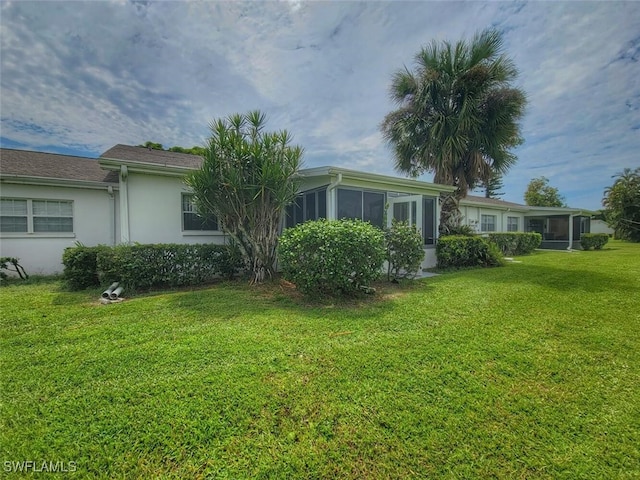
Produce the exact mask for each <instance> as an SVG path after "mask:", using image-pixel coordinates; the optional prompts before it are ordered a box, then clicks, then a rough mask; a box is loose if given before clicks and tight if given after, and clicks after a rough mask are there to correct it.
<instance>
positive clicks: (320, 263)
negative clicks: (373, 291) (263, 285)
mask: <svg viewBox="0 0 640 480" xmlns="http://www.w3.org/2000/svg"><path fill="white" fill-rule="evenodd" d="M278 255H279V262H280V268H281V270H282V275H283V277H284V278H285V279H286V280H288V281H290V282H292V283H293V284H295V285H296V287H297V288H298V289H299V290H300V291H301V292H303V293H305V294H311V293H317V292H321V293H326V294H329V295H348V294H353V293H355V292H357V291H358V290H361V289H362V288H363V287H368V286H369V285H370V283H371V282H372V281H374V280H376V279H377V278H378V277H379V276H380V272H381V268H382V263H383V262H384V258H385V247H384V233H383V232H382V231H381V230H379V229H377V228H376V227H374V226H372V225H371V224H370V223H368V222H363V221H361V220H347V219H345V220H325V219H321V220H317V221H310V222H305V223H303V224H301V225H298V226H296V227H294V228H289V229H286V230H285V231H284V232H283V233H282V236H281V237H280V243H279V245H278Z"/></svg>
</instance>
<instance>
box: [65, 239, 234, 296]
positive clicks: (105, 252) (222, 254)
mask: <svg viewBox="0 0 640 480" xmlns="http://www.w3.org/2000/svg"><path fill="white" fill-rule="evenodd" d="M62 263H63V264H64V277H65V279H66V281H67V284H68V285H69V287H70V288H72V289H75V290H78V289H83V288H87V287H92V286H97V285H100V284H102V285H108V284H110V283H112V282H120V283H121V285H122V286H124V288H125V289H126V290H140V289H148V288H152V287H177V286H189V285H201V284H203V283H207V282H210V281H212V280H214V279H216V278H219V277H220V276H222V277H232V276H233V275H234V274H235V273H237V272H238V271H239V270H240V269H241V267H242V257H241V255H240V252H239V251H238V250H237V248H233V247H230V246H228V245H212V244H195V245H183V244H154V245H118V246H116V247H108V246H104V245H100V246H97V247H85V246H82V245H79V246H76V247H72V248H67V249H65V252H64V254H63V257H62Z"/></svg>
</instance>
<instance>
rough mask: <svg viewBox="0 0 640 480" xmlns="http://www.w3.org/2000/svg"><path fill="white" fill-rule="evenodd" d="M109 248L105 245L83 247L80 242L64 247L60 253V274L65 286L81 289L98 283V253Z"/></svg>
mask: <svg viewBox="0 0 640 480" xmlns="http://www.w3.org/2000/svg"><path fill="white" fill-rule="evenodd" d="M109 248H110V247H108V246H106V245H98V246H96V247H85V246H84V245H82V244H80V243H78V244H77V245H76V246H75V247H69V248H65V249H64V253H63V254H62V264H63V265H64V269H63V271H62V275H63V277H64V280H65V283H66V284H67V286H68V287H69V288H70V289H72V290H82V289H85V288H89V287H97V286H98V285H100V279H99V278H98V268H97V258H98V253H99V252H101V251H103V250H106V249H109Z"/></svg>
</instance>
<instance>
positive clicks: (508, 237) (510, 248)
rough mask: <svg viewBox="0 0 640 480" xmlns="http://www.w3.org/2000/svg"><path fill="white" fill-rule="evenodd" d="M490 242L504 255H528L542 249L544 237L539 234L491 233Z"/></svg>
mask: <svg viewBox="0 0 640 480" xmlns="http://www.w3.org/2000/svg"><path fill="white" fill-rule="evenodd" d="M489 241H491V242H493V243H495V244H496V245H497V246H498V248H499V249H500V251H501V252H502V254H503V255H527V254H529V253H531V252H533V251H534V250H535V249H536V248H538V247H540V244H541V243H542V235H540V234H539V233H537V232H531V233H524V232H509V233H490V234H489Z"/></svg>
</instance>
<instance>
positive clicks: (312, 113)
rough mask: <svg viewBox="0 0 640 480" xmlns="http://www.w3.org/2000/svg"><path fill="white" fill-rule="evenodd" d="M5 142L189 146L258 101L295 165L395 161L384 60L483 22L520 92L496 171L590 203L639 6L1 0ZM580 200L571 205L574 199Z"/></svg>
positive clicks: (630, 93)
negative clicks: (300, 153)
mask: <svg viewBox="0 0 640 480" xmlns="http://www.w3.org/2000/svg"><path fill="white" fill-rule="evenodd" d="M0 8H1V11H0V26H1V32H0V39H1V48H2V52H1V53H2V55H1V59H0V62H1V63H0V68H1V73H2V75H1V79H0V81H1V89H2V90H1V92H0V93H1V95H0V107H1V116H2V132H1V136H2V140H3V142H5V143H10V142H14V143H15V142H17V143H18V144H22V145H25V146H27V147H29V148H36V149H37V148H50V147H51V146H52V145H57V146H59V147H64V148H70V149H77V151H78V152H79V153H85V152H91V153H93V154H99V153H101V152H102V151H104V150H106V149H107V148H109V147H110V146H111V145H113V144H115V143H130V144H137V143H140V142H144V141H146V140H154V141H158V142H161V143H163V144H164V145H167V146H170V145H187V146H188V145H193V144H200V143H201V142H202V140H203V139H204V137H205V136H206V135H207V130H208V128H207V125H208V123H209V121H211V120H212V119H213V118H215V117H219V116H223V115H227V114H230V113H233V112H242V111H247V110H249V109H256V108H259V109H262V110H263V111H265V112H266V113H267V114H268V116H269V119H270V123H269V126H270V128H273V129H280V128H286V129H288V130H289V131H291V133H292V134H293V135H294V140H295V142H296V143H299V144H301V145H302V146H304V148H305V151H306V164H307V166H317V165H321V164H322V165H326V164H334V165H342V166H345V167H350V168H362V169H366V170H367V171H377V172H380V173H392V164H393V162H392V160H391V156H390V155H391V154H390V151H389V149H388V148H387V147H386V146H385V145H384V144H383V141H382V137H381V135H380V133H379V124H380V122H381V121H382V119H383V117H384V115H385V114H386V113H388V112H389V111H390V110H391V109H392V108H393V104H392V103H391V102H390V100H389V98H388V94H387V89H388V85H389V80H390V76H391V74H392V73H393V72H394V71H396V70H397V69H400V68H402V67H403V65H407V66H408V67H411V66H412V64H413V58H414V55H415V54H416V53H417V51H418V50H419V48H420V47H421V46H422V45H424V44H426V43H427V42H429V41H431V40H432V39H435V40H442V39H449V40H452V41H456V40H457V39H459V38H462V37H469V36H471V35H473V34H474V33H475V32H476V31H477V30H479V29H482V28H486V27H489V26H495V27H497V28H500V29H502V30H503V31H504V32H505V47H506V50H507V53H508V54H509V55H510V56H511V57H512V58H513V59H514V61H515V62H516V64H517V65H518V67H519V69H520V71H521V76H520V79H519V83H520V85H521V86H522V87H523V88H524V89H525V90H526V92H527V94H528V97H529V107H528V112H527V115H526V117H525V119H524V121H523V133H524V136H525V139H526V143H525V144H524V145H523V146H522V147H521V148H519V149H518V151H517V153H518V156H519V163H518V165H517V166H516V167H515V168H514V169H513V170H512V172H510V174H509V175H508V176H507V177H506V179H505V185H506V188H505V191H506V192H507V197H506V199H509V200H513V201H522V193H523V191H524V188H525V187H526V184H527V183H528V181H529V180H530V179H531V178H533V177H534V176H540V175H545V176H547V177H549V178H550V179H551V183H552V184H553V185H554V186H557V187H558V188H559V189H560V191H561V192H562V193H563V194H565V195H566V196H567V198H568V200H569V203H571V204H574V205H580V206H584V207H588V208H597V207H598V206H599V201H600V197H601V196H602V190H603V188H604V187H605V186H607V185H609V184H610V183H611V180H610V177H611V175H613V174H614V173H615V172H616V171H619V170H621V169H622V168H624V167H633V166H637V165H638V163H639V162H638V156H637V153H636V152H637V151H639V149H640V148H639V147H640V140H639V137H640V133H639V132H640V130H638V127H639V126H640V86H639V84H638V81H637V77H638V75H637V69H638V61H639V60H640V53H639V49H640V35H639V34H638V32H640V4H635V3H631V2H627V3H625V2H600V3H597V2H595V3H591V2H590V3H587V2H567V3H564V2H533V3H502V2H486V3H485V2H469V3H459V2H369V3H354V2H314V1H281V2H260V3H257V2H256V3H247V2H189V3H184V2H135V3H131V2H126V1H121V2H42V3H39V2H4V3H2V4H1V5H0ZM578 202H580V203H578Z"/></svg>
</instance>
